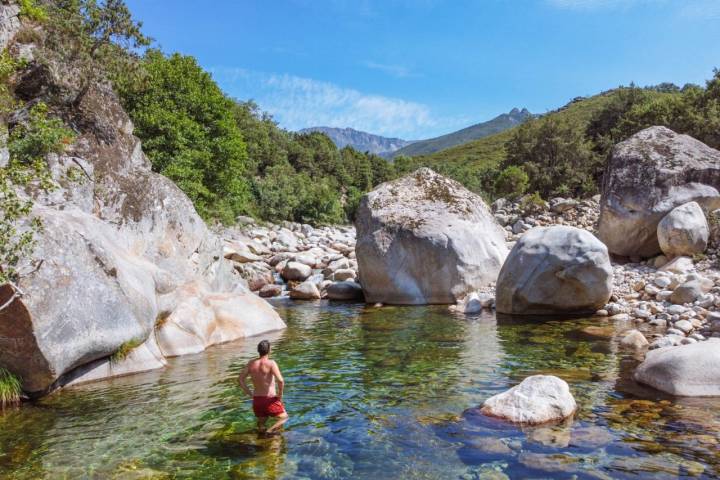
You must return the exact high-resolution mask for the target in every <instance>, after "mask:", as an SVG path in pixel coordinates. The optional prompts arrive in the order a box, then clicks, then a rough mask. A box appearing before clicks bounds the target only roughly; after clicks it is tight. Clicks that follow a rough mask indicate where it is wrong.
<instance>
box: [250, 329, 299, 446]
mask: <svg viewBox="0 0 720 480" xmlns="http://www.w3.org/2000/svg"><path fill="white" fill-rule="evenodd" d="M257 350H258V354H259V355H260V356H259V357H258V358H256V359H254V360H250V361H249V362H248V364H247V365H245V368H243V370H242V372H240V378H239V379H238V382H239V383H240V388H242V389H243V391H244V392H245V393H247V394H248V395H249V396H251V397H252V399H253V412H254V413H255V416H256V417H257V424H258V430H260V432H265V431H266V430H265V422H267V419H268V417H275V418H277V419H278V421H277V423H275V425H273V426H272V427H270V428H269V429H267V433H273V432H275V431H277V429H278V428H280V427H281V426H282V425H283V424H284V423H285V422H287V420H288V418H289V417H288V414H287V412H286V411H285V407H284V406H283V404H282V396H283V387H284V386H285V381H284V380H283V377H282V374H281V373H280V369H279V368H278V366H277V363H275V361H274V360H270V342H268V341H267V340H263V341H262V342H260V343H259V344H258V347H257ZM248 375H250V378H251V379H252V383H253V389H254V390H253V391H251V390H250V389H249V388H248V386H247V384H246V383H245V380H246V379H247V376H248ZM276 383H277V393H276V392H275V384H276Z"/></svg>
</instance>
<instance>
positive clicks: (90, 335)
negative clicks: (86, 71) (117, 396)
mask: <svg viewBox="0 0 720 480" xmlns="http://www.w3.org/2000/svg"><path fill="white" fill-rule="evenodd" d="M51 73H52V72H51ZM19 78H20V79H19V80H18V81H19V82H20V84H19V85H18V87H22V86H23V83H22V82H24V81H26V80H24V78H25V77H24V76H22V75H20V76H19ZM30 80H31V79H28V80H27V81H30ZM50 80H52V77H51V76H48V77H47V78H44V80H43V81H50ZM56 80H57V79H56ZM57 81H61V80H57ZM53 88H54V87H53ZM53 88H49V89H48V90H52V89H53ZM58 88H59V87H58ZM41 90H43V89H41ZM74 115H76V116H75V117H73V118H75V119H76V125H77V126H78V128H79V129H80V131H79V134H78V138H77V141H76V142H74V143H73V144H72V145H69V146H68V148H67V149H66V151H65V152H63V153H62V154H60V155H52V156H50V157H49V158H48V159H47V161H48V165H49V167H50V172H51V175H52V178H53V179H54V180H55V182H56V183H57V186H58V188H56V189H55V190H53V191H52V192H50V193H48V194H37V193H36V192H26V193H28V194H32V195H33V196H32V200H33V209H32V215H33V216H34V217H36V218H39V219H40V220H42V222H43V225H44V228H43V230H42V231H40V232H39V233H38V234H37V235H36V245H35V248H34V250H33V252H32V254H31V255H29V256H28V257H27V258H24V259H23V261H22V263H21V264H20V265H19V271H21V272H23V275H22V276H21V278H20V280H19V281H18V282H17V283H18V287H19V289H20V290H21V291H22V292H23V294H22V296H20V297H19V298H16V299H15V300H14V301H13V302H12V303H11V304H10V306H9V307H8V308H6V309H4V310H2V311H0V366H2V367H4V368H7V369H8V370H10V371H11V372H13V373H14V374H16V375H18V376H19V377H21V378H22V380H23V388H24V389H25V390H26V391H27V392H28V393H32V394H41V393H44V392H47V391H48V390H50V389H52V388H54V387H57V386H62V385H63V384H66V383H68V382H72V381H73V380H74V379H75V380H76V379H79V378H83V379H86V380H87V379H97V378H101V377H103V376H104V375H119V374H128V373H132V371H138V370H145V369H147V368H149V367H159V366H162V364H163V362H162V360H161V359H156V358H155V357H156V353H157V352H156V351H155V350H152V351H151V350H148V348H149V347H148V345H154V344H155V343H160V345H161V346H163V345H166V343H163V342H155V343H154V341H153V336H154V335H155V333H156V332H160V333H162V332H164V329H163V330H158V328H156V327H157V324H158V322H159V321H160V320H167V321H168V323H167V325H168V327H167V328H170V326H172V325H181V326H182V328H183V329H187V330H188V331H189V332H190V333H192V334H194V335H195V336H196V337H198V339H193V340H192V341H193V342H194V343H193V345H196V346H197V345H201V346H202V347H203V348H204V347H206V346H208V345H211V344H213V343H217V342H220V341H227V340H232V339H235V338H239V337H242V336H246V335H251V334H256V333H260V332H262V331H265V330H270V329H277V328H282V327H283V326H284V324H283V323H282V320H281V319H280V318H279V316H278V315H277V313H276V312H275V311H274V310H273V309H272V308H270V307H269V305H267V304H265V303H264V300H260V299H259V298H257V297H254V296H252V295H250V294H249V293H248V291H247V288H246V286H245V284H244V282H243V280H242V279H241V278H240V276H239V275H238V273H237V272H236V271H235V270H234V268H233V265H232V262H231V261H228V260H226V259H225V258H224V255H223V243H222V241H221V240H220V239H219V237H217V236H216V235H215V234H213V233H212V232H211V231H210V230H209V229H208V228H207V226H206V225H205V223H204V222H203V220H202V219H201V218H200V217H199V215H198V214H197V212H196V211H195V209H194V207H193V205H192V203H191V201H190V200H189V198H188V197H187V196H186V195H185V194H184V193H183V192H182V191H181V190H180V189H179V188H178V187H177V186H176V185H175V184H173V183H172V182H171V181H170V180H168V179H167V178H165V177H163V176H162V175H159V174H156V173H154V172H152V170H151V168H150V162H149V161H148V159H147V158H146V157H145V155H144V154H143V151H142V148H141V145H140V142H139V140H138V139H137V138H136V137H134V136H133V135H132V128H133V126H132V123H131V122H130V120H129V118H128V117H127V115H126V113H125V112H124V111H123V109H122V108H121V107H120V105H119V103H118V101H117V98H116V97H115V95H114V94H113V93H112V92H111V91H110V90H108V89H106V88H105V87H93V88H91V89H90V91H89V92H88V94H87V95H86V96H85V97H84V98H83V101H82V102H81V104H80V105H78V106H77V109H76V111H75V112H74ZM73 169H74V170H75V172H74V173H76V175H71V173H73V172H71V170H73ZM77 177H79V178H80V179H79V180H73V178H77ZM20 228H24V226H21V227H20ZM12 294H13V292H12V290H11V289H10V287H9V286H4V287H2V288H0V305H2V304H4V303H5V301H6V300H8V299H10V297H11V295H12ZM258 302H263V303H260V304H258ZM189 304H191V305H198V308H199V309H200V311H201V312H203V313H202V315H200V316H198V317H194V316H192V315H190V314H188V315H184V314H183V312H187V311H189V310H191V309H190V308H189V307H188V306H187V305H189ZM186 343H190V342H186ZM137 344H144V345H145V346H144V347H139V350H137V352H136V353H135V354H134V356H130V357H129V358H130V360H129V361H128V362H125V363H123V364H122V365H121V366H118V365H112V366H110V365H108V364H107V362H108V361H109V358H110V357H111V356H112V355H113V354H114V353H115V352H117V351H118V350H122V349H123V348H125V347H126V346H128V345H137ZM169 350H170V349H169ZM176 350H180V349H176ZM189 350H190V351H197V350H198V348H192V349H189ZM83 381H85V380H83Z"/></svg>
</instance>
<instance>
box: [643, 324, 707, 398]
mask: <svg viewBox="0 0 720 480" xmlns="http://www.w3.org/2000/svg"><path fill="white" fill-rule="evenodd" d="M635 380H637V381H638V382H640V383H644V384H646V385H650V386H651V387H654V388H656V389H658V390H661V391H663V392H666V393H670V394H672V395H678V396H686V397H707V396H720V339H718V338H710V339H708V340H707V341H704V342H698V343H693V344H690V345H681V346H677V347H665V348H658V349H657V350H652V351H650V352H648V354H647V356H646V357H645V361H644V362H642V363H641V364H640V365H639V366H638V367H637V370H636V371H635Z"/></svg>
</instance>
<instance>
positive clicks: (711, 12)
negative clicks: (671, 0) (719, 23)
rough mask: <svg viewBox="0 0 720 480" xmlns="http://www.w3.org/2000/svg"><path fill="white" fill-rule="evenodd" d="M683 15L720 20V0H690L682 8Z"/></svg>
mask: <svg viewBox="0 0 720 480" xmlns="http://www.w3.org/2000/svg"><path fill="white" fill-rule="evenodd" d="M680 14H681V15H682V16H683V17H687V18H693V19H701V20H718V19H720V1H718V0H694V1H691V0H688V1H687V2H686V3H684V4H683V6H682V7H681V9H680Z"/></svg>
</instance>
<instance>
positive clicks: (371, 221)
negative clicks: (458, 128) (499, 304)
mask: <svg viewBox="0 0 720 480" xmlns="http://www.w3.org/2000/svg"><path fill="white" fill-rule="evenodd" d="M355 223H356V226H357V245H356V254H357V260H358V266H359V277H360V279H361V282H360V283H361V284H362V286H363V290H364V291H365V299H366V300H367V301H368V302H370V303H376V302H382V303H386V304H416V305H417V304H449V303H456V301H457V300H458V299H459V298H462V297H464V296H465V295H466V294H468V293H469V292H472V291H475V290H479V289H480V288H481V287H484V286H486V285H488V284H489V283H491V282H493V281H495V280H496V279H497V274H498V272H499V271H500V267H501V266H502V263H503V261H504V260H505V257H506V256H507V247H506V246H505V233H504V231H503V230H502V228H501V227H500V226H499V225H498V224H497V222H496V221H495V218H494V217H493V216H492V214H491V213H490V210H489V209H488V207H487V205H485V202H483V200H482V198H480V197H479V196H478V195H475V194H474V193H472V192H470V191H469V190H467V189H465V188H464V187H463V186H462V185H460V184H459V183H458V182H456V181H454V180H450V179H447V178H445V177H443V176H441V175H438V174H437V173H435V172H434V171H432V170H430V169H429V168H421V169H419V170H417V171H416V172H414V173H412V174H410V175H407V176H405V177H403V178H400V179H398V180H394V181H392V182H387V183H384V184H382V185H380V186H379V187H377V188H376V189H375V190H373V191H372V192H370V193H368V194H366V195H364V196H363V198H362V200H361V201H360V206H359V207H358V211H357V215H356V221H355Z"/></svg>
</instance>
